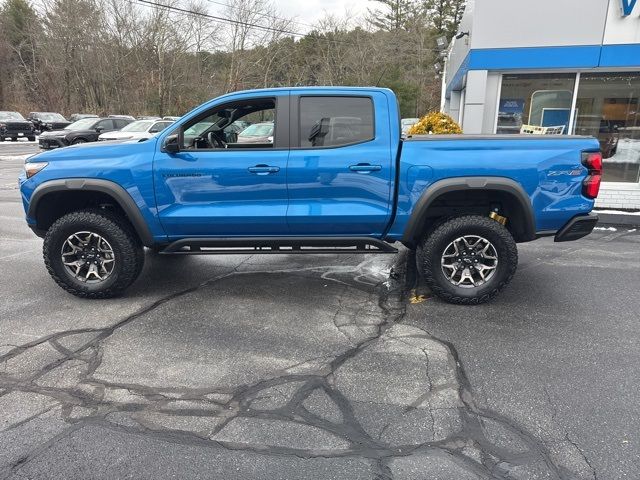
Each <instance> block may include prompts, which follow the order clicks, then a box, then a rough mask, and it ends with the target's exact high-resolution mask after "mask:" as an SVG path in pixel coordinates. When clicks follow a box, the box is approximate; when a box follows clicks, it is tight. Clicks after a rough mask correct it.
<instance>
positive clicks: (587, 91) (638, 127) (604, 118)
mask: <svg viewBox="0 0 640 480" xmlns="http://www.w3.org/2000/svg"><path fill="white" fill-rule="evenodd" d="M639 99H640V73H583V74H582V75H581V77H580V85H579V86H578V98H577V100H576V115H575V133H576V134H577V135H592V136H594V137H596V138H597V139H598V141H599V142H600V149H601V150H602V156H603V158H604V175H603V181H607V182H634V183H635V182H638V181H640V112H639V111H638V107H639V106H640V100H639Z"/></svg>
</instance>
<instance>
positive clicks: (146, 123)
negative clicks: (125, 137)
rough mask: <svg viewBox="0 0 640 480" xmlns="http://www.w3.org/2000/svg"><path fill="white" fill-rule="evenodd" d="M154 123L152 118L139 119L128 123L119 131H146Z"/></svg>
mask: <svg viewBox="0 0 640 480" xmlns="http://www.w3.org/2000/svg"><path fill="white" fill-rule="evenodd" d="M154 123H155V121H154V120H140V121H138V122H132V123H130V124H129V125H127V126H126V127H124V128H123V129H122V130H120V131H121V132H146V131H147V130H149V128H150V127H151V125H153V124H154Z"/></svg>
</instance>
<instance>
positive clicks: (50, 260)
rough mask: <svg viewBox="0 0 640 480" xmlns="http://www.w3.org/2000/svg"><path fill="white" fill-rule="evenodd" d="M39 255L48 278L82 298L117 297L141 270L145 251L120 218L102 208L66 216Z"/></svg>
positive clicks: (50, 230) (55, 226)
mask: <svg viewBox="0 0 640 480" xmlns="http://www.w3.org/2000/svg"><path fill="white" fill-rule="evenodd" d="M43 256H44V261H45V265H46V267H47V270H48V271H49V274H50V275H51V277H53V279H54V280H55V282H56V283H57V284H58V285H59V286H60V287H62V288H63V289H64V290H66V291H67V292H69V293H71V294H73V295H75V296H77V297H82V298H109V297H113V296H116V295H118V294H120V293H122V292H123V291H124V290H125V289H126V288H127V287H128V286H129V285H131V284H132V283H133V282H134V280H135V279H136V278H137V277H138V275H139V274H140V272H141V271H142V266H143V264H144V250H143V248H142V244H141V242H140V240H139V239H138V237H137V236H136V234H135V232H134V231H133V229H132V228H131V226H130V225H129V224H128V223H127V222H126V220H125V219H123V218H121V217H119V216H118V215H116V214H114V213H112V212H109V211H107V210H99V209H91V210H82V211H78V212H73V213H69V214H67V215H65V216H63V217H61V218H60V219H58V220H57V221H56V222H55V223H54V224H53V225H52V226H51V227H50V228H49V230H47V234H46V235H45V238H44V246H43Z"/></svg>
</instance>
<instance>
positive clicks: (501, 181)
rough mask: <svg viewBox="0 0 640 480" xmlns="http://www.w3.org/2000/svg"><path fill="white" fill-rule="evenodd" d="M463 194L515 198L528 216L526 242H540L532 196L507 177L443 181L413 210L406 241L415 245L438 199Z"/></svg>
mask: <svg viewBox="0 0 640 480" xmlns="http://www.w3.org/2000/svg"><path fill="white" fill-rule="evenodd" d="M461 190H498V191H502V192H507V193H510V194H512V195H513V196H514V197H515V198H516V199H517V200H518V202H519V204H520V207H521V208H522V211H523V212H524V219H523V222H524V230H525V238H524V240H533V239H535V238H536V222H535V214H534V213H533V207H532V205H531V200H530V199H529V195H527V193H526V192H525V191H524V188H522V185H520V184H519V183H518V182H516V181H515V180H512V179H510V178H504V177H456V178H446V179H444V180H439V181H437V182H435V183H434V184H432V185H431V186H429V187H428V188H427V189H426V190H425V191H424V192H423V193H422V195H421V196H420V199H419V200H418V201H417V202H416V204H415V205H414V207H413V211H412V212H411V217H410V218H409V221H408V222H407V226H406V227H405V230H404V235H403V237H402V241H403V242H407V243H411V242H413V241H414V240H415V239H416V238H417V237H418V235H419V234H420V232H421V228H422V225H423V221H424V218H425V216H426V212H427V210H428V209H429V207H430V206H431V204H432V203H433V201H434V200H435V199H436V198H438V197H439V196H440V195H442V194H443V193H448V192H454V191H461Z"/></svg>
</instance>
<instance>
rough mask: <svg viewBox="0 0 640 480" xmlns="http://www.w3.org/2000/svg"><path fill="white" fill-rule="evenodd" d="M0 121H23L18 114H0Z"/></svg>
mask: <svg viewBox="0 0 640 480" xmlns="http://www.w3.org/2000/svg"><path fill="white" fill-rule="evenodd" d="M0 120H2V121H4V120H24V117H23V116H22V115H20V114H19V113H18V112H0Z"/></svg>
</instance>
